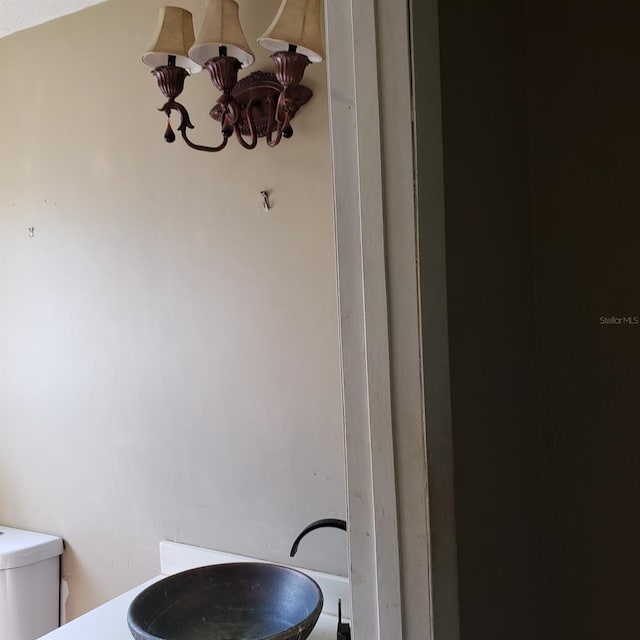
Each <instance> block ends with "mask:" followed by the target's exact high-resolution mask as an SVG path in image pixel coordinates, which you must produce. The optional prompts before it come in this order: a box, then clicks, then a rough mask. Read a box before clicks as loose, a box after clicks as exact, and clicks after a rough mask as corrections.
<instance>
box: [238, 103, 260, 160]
mask: <svg viewBox="0 0 640 640" xmlns="http://www.w3.org/2000/svg"><path fill="white" fill-rule="evenodd" d="M255 106H256V105H255V101H253V100H252V101H251V102H249V104H248V105H247V109H246V112H245V113H246V119H247V124H248V125H249V135H250V136H251V142H247V141H246V140H245V139H244V138H243V137H242V132H241V131H240V127H239V126H236V127H235V131H236V138H237V139H238V142H239V143H240V144H241V145H242V147H244V148H245V149H255V148H256V145H257V144H258V134H257V133H256V125H255V120H254V117H253V108H254V107H255Z"/></svg>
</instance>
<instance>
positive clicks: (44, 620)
mask: <svg viewBox="0 0 640 640" xmlns="http://www.w3.org/2000/svg"><path fill="white" fill-rule="evenodd" d="M62 551H63V546H62V540H61V539H60V538H57V537H55V536H49V535H45V534H43V533H33V532H32V531H23V530H22V529H12V528H10V527H3V526H0V640H35V639H36V638H39V637H40V636H42V635H44V634H45V633H48V632H49V631H52V630H53V629H55V628H56V627H58V626H59V619H60V555H62Z"/></svg>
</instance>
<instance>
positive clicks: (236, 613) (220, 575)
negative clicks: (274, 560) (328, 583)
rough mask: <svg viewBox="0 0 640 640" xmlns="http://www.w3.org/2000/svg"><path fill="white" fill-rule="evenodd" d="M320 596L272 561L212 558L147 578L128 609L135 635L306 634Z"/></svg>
mask: <svg viewBox="0 0 640 640" xmlns="http://www.w3.org/2000/svg"><path fill="white" fill-rule="evenodd" d="M322 604H323V597H322V591H321V590H320V587H319V586H318V585H317V584H316V582H315V581H314V580H312V579H311V578H310V577H309V576H307V575H305V574H304V573H302V572H300V571H297V570H296V569H291V568H289V567H283V566H280V565H275V564H267V563H262V562H240V563H230V564H214V565H210V566H206V567H198V568H197V569H189V570H188V571H183V572H182V573H176V574H174V575H172V576H168V577H167V578H164V579H162V580H160V581H159V582H156V583H154V584H152V585H151V586H150V587H147V588H146V589H145V590H144V591H142V592H141V593H140V594H138V596H136V598H135V599H134V600H133V602H132V603H131V605H130V607H129V611H128V613H127V622H128V624H129V629H130V631H131V633H132V635H133V637H134V638H135V639H136V640H305V638H307V637H308V636H309V634H310V633H311V631H312V630H313V627H314V626H315V624H316V622H317V621H318V617H319V616H320V612H321V611H322Z"/></svg>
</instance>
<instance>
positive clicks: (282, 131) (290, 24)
mask: <svg viewBox="0 0 640 640" xmlns="http://www.w3.org/2000/svg"><path fill="white" fill-rule="evenodd" d="M321 15H322V13H321V0H282V4H281V5H280V8H279V10H278V12H277V14H276V16H275V18H274V20H273V22H272V24H271V26H270V27H269V28H268V29H267V31H266V32H265V33H264V34H263V35H262V36H261V37H260V38H258V42H259V43H260V44H261V45H262V46H263V47H264V48H265V49H267V50H269V51H274V52H275V53H273V54H272V55H271V59H272V60H273V63H274V66H275V74H274V73H267V72H263V71H256V72H254V73H252V74H250V75H249V76H247V77H245V78H243V79H241V80H240V81H238V71H239V70H240V69H241V68H245V67H248V66H250V65H251V64H253V62H254V60H255V56H254V55H253V52H252V51H251V48H250V47H249V45H248V43H247V40H246V38H245V36H244V33H243V31H242V26H241V24H240V19H239V7H238V3H237V2H235V0H208V2H207V6H206V10H205V17H204V22H203V24H202V27H201V29H200V32H199V34H198V37H197V39H196V38H195V35H194V29H193V17H192V15H191V13H190V12H189V11H187V10H186V9H181V8H179V7H163V8H162V9H161V10H160V16H159V19H158V25H157V28H156V33H155V35H154V39H153V42H152V45H151V46H150V47H149V50H148V51H147V53H145V54H144V55H143V56H142V61H143V62H144V63H145V64H147V65H149V66H150V67H152V68H153V72H152V73H153V75H154V76H155V77H156V80H157V81H158V86H159V87H160V90H161V91H162V93H163V94H164V96H165V97H166V98H167V102H166V103H165V104H164V106H162V107H161V108H160V109H159V111H164V113H165V114H166V115H167V118H168V120H169V121H168V123H167V129H166V132H165V140H166V141H167V142H173V141H174V140H175V139H176V135H175V133H174V131H173V129H172V127H171V121H170V118H171V112H172V111H177V112H178V113H180V116H181V122H180V125H179V126H178V127H177V129H178V131H179V132H180V134H181V135H182V138H183V139H184V141H185V142H186V143H187V144H188V145H189V146H190V147H191V148H192V149H197V150H199V151H221V150H222V149H224V147H225V146H226V145H227V142H228V141H229V138H230V137H232V136H233V135H234V134H235V136H236V138H237V140H238V142H239V143H240V144H241V145H242V146H243V147H244V148H245V149H253V148H255V146H256V145H257V143H258V138H259V137H263V136H264V137H265V138H266V142H267V144H268V145H269V146H270V147H275V146H276V145H277V144H279V143H280V141H281V140H282V138H290V137H291V136H292V135H293V129H292V127H291V120H292V119H293V117H294V115H295V114H296V112H297V111H298V109H299V108H300V107H301V106H302V105H304V104H305V103H306V102H308V101H309V99H310V98H311V95H312V92H311V90H310V89H308V88H307V87H304V86H302V85H301V84H300V82H301V81H302V78H303V76H304V72H305V69H306V67H307V65H308V64H309V63H311V62H321V61H322V60H323V58H324V45H323V40H322V27H321ZM203 68H205V69H207V71H208V72H209V74H210V76H211V82H212V83H213V85H214V87H216V88H217V89H218V90H219V91H220V92H221V95H220V97H219V98H218V100H217V102H216V103H215V104H214V106H213V108H212V109H211V111H210V113H209V115H210V116H211V117H212V118H213V119H214V120H217V121H219V122H220V123H221V132H222V141H221V142H220V144H219V145H218V146H213V147H210V146H206V145H201V144H195V143H194V142H192V141H191V140H189V137H188V135H187V131H188V130H189V129H193V124H192V123H191V119H190V118H189V112H188V111H187V109H186V108H185V107H184V106H183V105H182V104H180V103H179V102H176V98H177V97H178V96H179V95H180V94H181V93H182V90H183V88H184V82H185V79H186V77H187V76H188V75H190V74H193V73H197V72H199V71H201V70H202V69H203Z"/></svg>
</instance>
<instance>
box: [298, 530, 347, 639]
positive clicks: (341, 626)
mask: <svg viewBox="0 0 640 640" xmlns="http://www.w3.org/2000/svg"><path fill="white" fill-rule="evenodd" d="M322 527H333V528H334V529H342V530H343V531H346V530H347V521H346V520H340V519H339V518H324V519H323V520H316V521H315V522H312V523H311V524H310V525H308V526H306V527H305V528H304V529H303V530H302V531H301V532H300V535H299V536H298V537H297V538H296V539H295V542H294V543H293V546H292V547H291V551H290V553H289V555H290V556H291V557H292V558H293V556H295V555H296V553H297V551H298V545H299V544H300V540H302V538H304V537H305V536H306V535H307V533H310V532H311V531H315V530H316V529H321V528H322ZM336 637H337V640H351V627H350V626H349V623H348V622H342V602H340V600H338V634H337V636H336Z"/></svg>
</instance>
